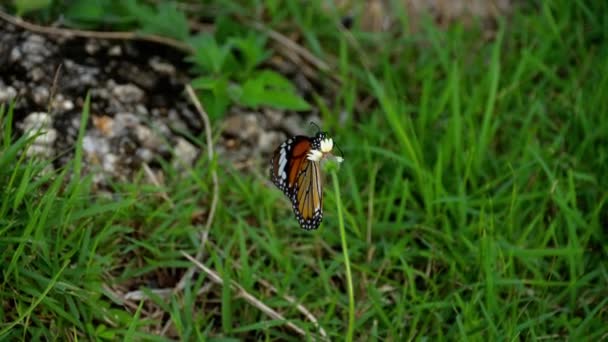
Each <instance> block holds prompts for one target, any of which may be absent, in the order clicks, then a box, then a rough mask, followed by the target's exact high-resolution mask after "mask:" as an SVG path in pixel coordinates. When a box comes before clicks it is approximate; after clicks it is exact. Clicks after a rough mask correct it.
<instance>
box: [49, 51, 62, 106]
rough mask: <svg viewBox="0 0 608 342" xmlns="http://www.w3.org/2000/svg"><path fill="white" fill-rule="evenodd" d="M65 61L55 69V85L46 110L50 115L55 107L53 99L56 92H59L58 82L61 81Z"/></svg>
mask: <svg viewBox="0 0 608 342" xmlns="http://www.w3.org/2000/svg"><path fill="white" fill-rule="evenodd" d="M62 65H63V63H59V66H57V69H56V70H55V76H54V77H53V85H52V86H51V93H50V95H49V103H48V105H47V108H46V112H47V113H49V115H52V114H53V113H51V110H52V109H53V99H54V98H55V94H57V83H58V82H59V74H60V73H61V66H62Z"/></svg>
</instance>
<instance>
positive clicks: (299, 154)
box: [270, 136, 323, 230]
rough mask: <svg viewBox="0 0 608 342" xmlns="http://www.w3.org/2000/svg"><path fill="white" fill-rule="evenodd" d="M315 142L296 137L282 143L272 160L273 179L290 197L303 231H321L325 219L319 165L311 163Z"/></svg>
mask: <svg viewBox="0 0 608 342" xmlns="http://www.w3.org/2000/svg"><path fill="white" fill-rule="evenodd" d="M316 145H318V143H316V142H315V141H314V140H313V139H311V138H309V137H306V136H295V137H293V138H290V139H288V140H287V141H285V142H284V143H282V144H281V145H280V146H279V147H278V148H277V149H276V150H275V152H274V154H273V157H272V160H271V170H270V173H271V179H272V182H273V183H274V184H275V185H276V186H277V187H278V188H279V189H281V191H283V193H284V194H285V195H287V197H289V199H290V201H291V203H292V206H293V210H294V213H295V215H296V218H297V219H298V222H299V223H300V226H301V227H302V228H303V229H306V230H310V229H317V228H318V227H319V225H320V224H321V220H322V218H323V207H322V205H323V192H322V184H321V172H320V167H319V166H320V165H319V163H318V162H314V161H311V160H308V158H307V155H308V152H310V150H311V149H312V148H313V146H315V147H316Z"/></svg>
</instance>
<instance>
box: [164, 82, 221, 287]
mask: <svg viewBox="0 0 608 342" xmlns="http://www.w3.org/2000/svg"><path fill="white" fill-rule="evenodd" d="M186 92H187V93H188V96H189V97H190V100H191V101H192V103H193V104H194V106H195V107H196V110H198V112H199V114H200V115H201V118H202V119H203V123H204V125H205V137H206V139H207V157H208V158H209V162H210V163H212V162H213V136H212V135H211V121H210V120H209V115H207V112H206V111H205V109H204V108H203V105H202V104H201V102H200V101H199V100H198V97H197V96H196V93H194V89H192V86H190V85H189V84H188V85H186ZM210 169H211V179H212V182H213V198H212V199H211V208H210V209H209V214H208V215H207V222H206V223H205V228H204V229H203V231H202V232H201V235H200V240H201V242H200V245H199V247H198V251H197V252H196V260H200V259H201V258H202V257H203V253H204V252H205V245H206V244H207V239H208V237H209V229H210V228H211V223H213V217H214V216H215V210H216V207H217V201H218V197H219V180H218V177H217V170H216V169H215V168H214V167H213V166H212V167H211V168H210ZM193 274H194V267H191V268H190V269H189V270H188V271H187V272H186V273H185V274H184V276H183V277H182V279H181V280H180V281H179V283H178V284H177V286H176V287H175V290H176V291H181V290H182V289H183V288H184V287H185V286H186V281H187V280H188V279H190V278H191V277H192V275H193Z"/></svg>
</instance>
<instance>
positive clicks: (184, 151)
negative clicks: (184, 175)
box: [173, 137, 198, 169]
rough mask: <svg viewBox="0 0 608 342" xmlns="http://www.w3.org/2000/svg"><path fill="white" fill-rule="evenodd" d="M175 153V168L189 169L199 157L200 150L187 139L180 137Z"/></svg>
mask: <svg viewBox="0 0 608 342" xmlns="http://www.w3.org/2000/svg"><path fill="white" fill-rule="evenodd" d="M173 153H174V159H173V166H174V167H175V168H177V169H183V168H184V166H188V167H189V166H192V165H193V164H194V160H195V159H196V157H197V155H198V149H197V148H196V147H194V145H192V144H191V143H190V142H188V141H187V140H186V139H184V138H182V137H178V138H177V143H176V144H175V149H174V151H173Z"/></svg>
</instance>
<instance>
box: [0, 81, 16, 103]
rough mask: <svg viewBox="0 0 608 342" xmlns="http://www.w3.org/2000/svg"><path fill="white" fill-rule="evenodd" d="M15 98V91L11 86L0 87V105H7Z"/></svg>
mask: <svg viewBox="0 0 608 342" xmlns="http://www.w3.org/2000/svg"><path fill="white" fill-rule="evenodd" d="M16 96H17V91H16V90H15V88H13V87H11V86H8V87H6V86H3V85H1V86H0V103H7V102H9V101H11V100H12V99H14V98H15V97H16Z"/></svg>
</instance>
